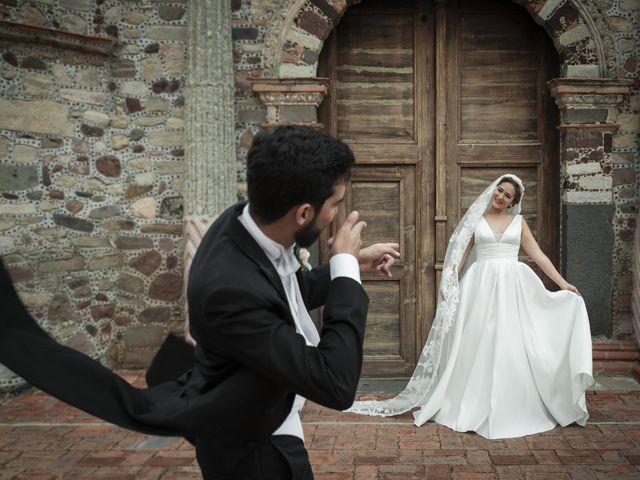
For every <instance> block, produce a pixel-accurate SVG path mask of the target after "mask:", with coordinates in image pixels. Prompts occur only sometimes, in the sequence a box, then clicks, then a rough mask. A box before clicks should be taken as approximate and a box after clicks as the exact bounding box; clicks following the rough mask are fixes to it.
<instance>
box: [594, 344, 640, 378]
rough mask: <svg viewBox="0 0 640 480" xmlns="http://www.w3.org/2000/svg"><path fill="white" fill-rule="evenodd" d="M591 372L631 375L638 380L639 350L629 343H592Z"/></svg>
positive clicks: (639, 372) (639, 375) (636, 346)
mask: <svg viewBox="0 0 640 480" xmlns="http://www.w3.org/2000/svg"><path fill="white" fill-rule="evenodd" d="M593 372H594V373H604V374H607V373H608V374H617V373H622V374H633V376H634V377H635V378H636V379H637V380H640V348H639V347H638V345H637V344H636V343H635V342H630V341H627V342H598V343H594V344H593Z"/></svg>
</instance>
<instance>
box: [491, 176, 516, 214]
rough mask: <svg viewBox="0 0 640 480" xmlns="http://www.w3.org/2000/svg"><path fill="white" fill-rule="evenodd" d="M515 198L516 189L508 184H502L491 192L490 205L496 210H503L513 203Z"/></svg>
mask: <svg viewBox="0 0 640 480" xmlns="http://www.w3.org/2000/svg"><path fill="white" fill-rule="evenodd" d="M515 198H516V187H514V186H513V185H511V184H510V183H509V182H502V183H501V184H500V185H498V186H497V187H496V189H495V190H494V191H493V198H492V201H491V205H492V206H493V208H495V209H496V210H504V209H506V208H507V207H508V206H510V205H511V204H512V203H513V200H514V199H515Z"/></svg>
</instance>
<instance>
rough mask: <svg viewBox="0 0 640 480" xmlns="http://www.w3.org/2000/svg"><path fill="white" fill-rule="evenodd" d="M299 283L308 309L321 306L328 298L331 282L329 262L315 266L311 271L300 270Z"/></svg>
mask: <svg viewBox="0 0 640 480" xmlns="http://www.w3.org/2000/svg"><path fill="white" fill-rule="evenodd" d="M298 283H299V285H300V293H301V294H302V298H303V300H304V304H305V306H306V307H307V310H313V309H315V308H318V307H321V306H322V305H324V303H325V301H326V300H327V294H328V293H329V286H330V284H331V272H330V269H329V264H328V263H327V264H326V265H321V266H318V267H315V268H314V269H312V270H311V271H309V272H304V271H302V270H300V273H299V274H298Z"/></svg>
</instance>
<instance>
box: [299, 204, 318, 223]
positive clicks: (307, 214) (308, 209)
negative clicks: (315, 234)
mask: <svg viewBox="0 0 640 480" xmlns="http://www.w3.org/2000/svg"><path fill="white" fill-rule="evenodd" d="M315 213H316V210H315V208H313V205H311V204H310V203H303V204H301V205H298V206H297V207H296V210H295V217H296V224H297V225H298V226H299V227H304V226H306V225H307V224H308V223H309V222H311V221H313V217H314V216H315Z"/></svg>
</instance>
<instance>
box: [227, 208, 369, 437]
mask: <svg viewBox="0 0 640 480" xmlns="http://www.w3.org/2000/svg"><path fill="white" fill-rule="evenodd" d="M238 219H239V220H240V223H241V224H242V225H243V226H244V227H245V228H246V229H247V231H248V232H249V234H250V235H251V236H252V237H253V239H254V240H255V241H256V242H257V243H258V245H259V246H260V247H261V248H262V250H263V251H264V253H265V254H266V255H267V258H268V259H269V260H270V261H271V263H272V264H273V266H274V267H275V269H276V270H277V272H278V274H279V275H280V280H282V285H283V286H284V291H285V294H286V296H287V301H288V302H289V308H290V310H291V316H292V317H293V321H294V323H295V326H296V332H298V334H300V335H302V337H303V338H304V339H305V342H306V343H307V345H308V346H313V347H315V346H317V345H318V343H319V342H320V335H319V334H318V329H317V328H316V326H315V325H314V323H313V321H312V320H311V317H310V316H309V312H307V309H306V308H305V305H304V300H303V298H302V293H301V292H300V286H299V285H298V281H297V278H296V271H297V270H298V269H299V268H300V263H299V262H298V259H297V258H296V256H295V254H294V253H293V245H292V246H291V247H289V248H285V247H283V246H282V245H280V244H279V243H278V242H275V241H273V240H271V239H270V238H269V237H267V236H266V235H265V234H264V232H263V231H262V230H260V227H258V225H256V223H255V221H254V220H253V218H251V215H250V214H249V204H247V205H246V206H245V207H244V210H243V211H242V214H241V215H240V217H238ZM329 269H330V271H331V280H333V279H334V278H336V277H349V278H352V279H353V280H355V281H357V282H358V283H360V267H359V265H358V260H357V259H356V257H354V256H353V255H350V254H348V253H341V254H338V255H334V256H333V257H331V260H330V261H329ZM304 402H305V398H304V397H302V396H300V395H296V397H295V399H294V401H293V406H292V408H291V412H290V413H289V415H288V416H287V418H286V419H285V420H284V422H283V423H282V425H280V427H278V429H277V430H276V431H275V432H273V435H293V436H296V437H298V438H300V439H302V440H304V434H303V431H302V422H301V421H300V410H302V407H303V406H304Z"/></svg>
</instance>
